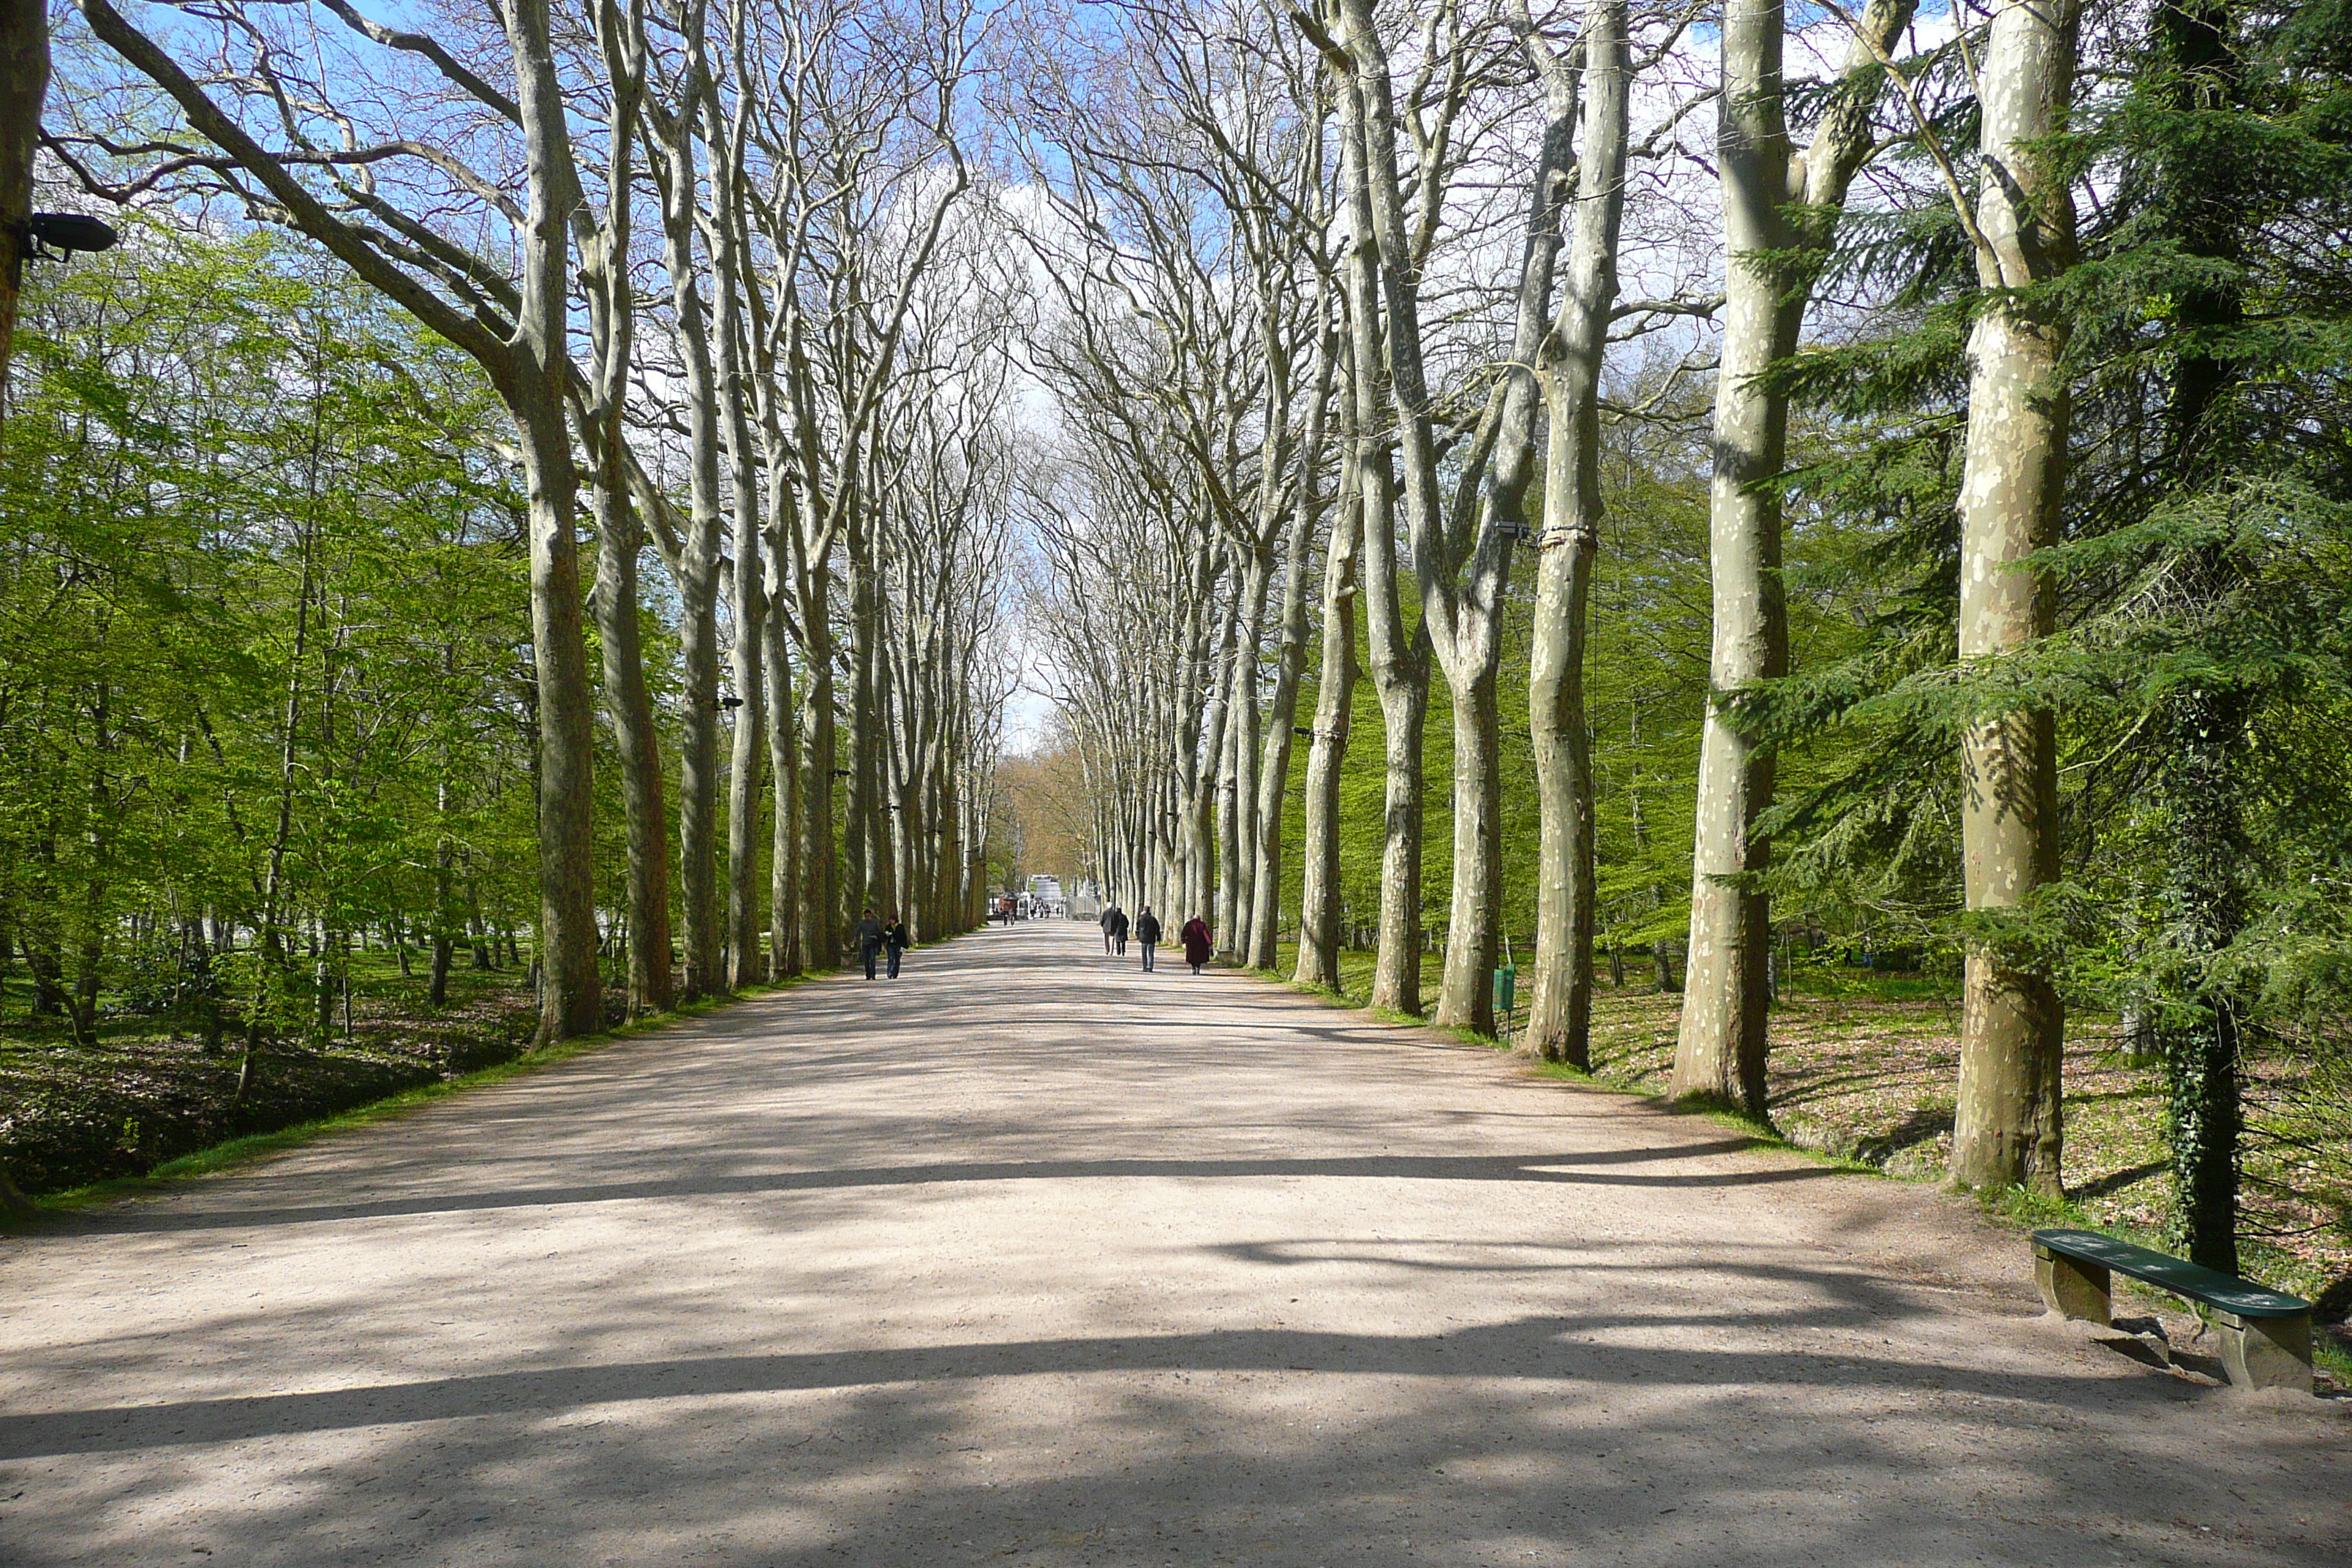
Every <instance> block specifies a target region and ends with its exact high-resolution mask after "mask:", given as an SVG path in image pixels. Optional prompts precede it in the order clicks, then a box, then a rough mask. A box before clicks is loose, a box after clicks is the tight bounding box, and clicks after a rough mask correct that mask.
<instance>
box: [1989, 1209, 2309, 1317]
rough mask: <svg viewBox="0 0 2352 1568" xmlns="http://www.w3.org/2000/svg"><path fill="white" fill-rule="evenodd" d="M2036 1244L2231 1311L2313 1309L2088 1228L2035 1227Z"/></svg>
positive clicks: (2267, 1313)
mask: <svg viewBox="0 0 2352 1568" xmlns="http://www.w3.org/2000/svg"><path fill="white" fill-rule="evenodd" d="M2033 1240H2034V1242H2035V1244H2036V1245H2037V1246H2041V1247H2048V1248H2049V1249H2050V1250H2051V1251H2053V1252H2055V1253H2060V1254H2063V1256H2065V1257H2068V1258H2079V1259H2081V1260H2082V1261H2084V1262H2085V1263H2096V1264H2100V1265H2102V1266H2104V1267H2105V1268H2112V1269H2114V1270H2115V1271H2116V1273H2118V1274H2128V1275H2130V1276H2131V1277H2132V1278H2133V1279H2144V1280H2146V1281H2147V1283H2149V1284H2150V1285H2155V1286H2158V1287H2160V1288H2162V1289H2167V1290H2169V1291H2171V1292H2172V1293H2173V1294H2174V1295H2176V1296H2186V1297H2188V1298H2189V1300H2192V1301H2202V1302H2204V1303H2205V1304H2206V1305H2207V1306H2209V1307H2218V1308H2220V1309H2221V1310H2223V1311H2225V1312H2235V1313H2237V1314H2238V1316H2240V1317H2242V1318H2296V1317H2301V1316H2302V1315H2303V1314H2305V1312H2308V1311H2310V1310H2311V1303H2310V1302H2308V1301H2305V1300H2302V1299H2300V1298H2299V1297H2294V1296H2290V1295H2287V1294H2286V1293H2285V1292H2284V1291H2282V1290H2273V1289H2266V1288H2265V1287H2263V1286H2261V1285H2251V1284H2248V1283H2247V1282H2246V1281H2245V1280H2243V1279H2232V1278H2231V1276H2229V1275H2227V1274H2224V1273H2221V1271H2220V1270H2219V1269H2213V1268H2205V1267H2204V1266H2203V1265H2202V1264H2197V1263H2191V1262H2189V1260H2188V1259H2187V1258H2174V1257H2171V1256H2169V1255H2168V1254H2166V1253H2162V1252H2156V1251H2152V1250H2150V1249H2149V1248H2147V1247H2137V1246H2134V1245H2133V1244H2132V1243H2130V1242H2128V1241H2118V1240H2116V1238H2115V1237H2111V1236H2101V1235H2099V1234H2098V1233H2097V1232H2096V1231H2090V1230H2037V1231H2035V1232H2034V1233H2033Z"/></svg>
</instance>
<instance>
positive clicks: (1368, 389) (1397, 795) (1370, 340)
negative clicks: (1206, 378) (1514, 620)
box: [1339, 19, 1429, 1014]
mask: <svg viewBox="0 0 2352 1568" xmlns="http://www.w3.org/2000/svg"><path fill="white" fill-rule="evenodd" d="M1357 30H1358V24H1357V23H1356V22H1355V21H1354V20H1352V19H1351V21H1350V25H1349V47H1351V48H1352V47H1356V37H1355V35H1356V32H1357ZM1361 74H1363V73H1362V72H1361V70H1360V72H1359V75H1361ZM1339 102H1340V106H1341V110H1340V132H1341V135H1340V140H1341V145H1342V148H1343V153H1344V156H1343V158H1342V163H1341V167H1342V171H1343V178H1344V180H1345V183H1346V185H1347V188H1348V192H1349V216H1350V222H1351V224H1352V226H1353V227H1354V230H1355V233H1354V240H1353V244H1352V245H1351V246H1350V247H1349V254H1348V264H1347V278H1348V306H1349V334H1350V339H1349V348H1350V356H1351V361H1352V363H1353V366H1354V370H1355V375H1354V377H1353V380H1354V383H1355V385H1354V389H1353V390H1354V392H1355V396H1356V440H1357V446H1358V452H1357V460H1356V466H1357V473H1358V476H1359V478H1358V482H1359V484H1360V486H1361V487H1362V491H1363V512H1364V515H1363V581H1364V589H1365V616H1366V629H1367V631H1368V633H1369V637H1368V638H1367V640H1368V642H1369V644H1370V669H1371V677H1372V686H1373V689H1374V690H1375V691H1376V692H1377V693H1378V694H1379V697H1380V702H1381V731H1382V733H1381V752H1382V757H1383V760H1384V762H1385V763H1386V774H1387V776H1386V781H1385V786H1384V801H1383V812H1382V832H1381V923H1380V948H1379V954H1378V957H1377V959H1376V961H1375V963H1374V965H1373V970H1372V995H1371V1002H1372V1005H1373V1006H1375V1007H1381V1008H1386V1009H1389V1010H1391V1011H1393V1012H1398V1013H1406V1014H1417V1013H1419V1012H1420V1011H1421V825H1422V813H1421V805H1422V800H1421V796H1422V769H1421V747H1422V732H1423V722H1424V721H1425V720H1426V719H1427V717H1428V713H1429V638H1428V636H1427V631H1426V628H1424V627H1416V628H1415V629H1414V630H1413V631H1412V632H1408V631H1407V630H1406V629H1405V625H1404V612H1403V608H1402V605H1401V604H1400V602H1399V595H1398V585H1397V559H1396V479H1395V470H1394V468H1392V466H1391V462H1390V458H1389V449H1388V441H1387V435H1388V432H1389V431H1390V430H1391V428H1392V427H1393V426H1394V424H1395V422H1396V416H1395V408H1394V402H1393V399H1392V398H1391V395H1390V389H1389V384H1388V375H1387V372H1386V369H1385V366H1386V363H1387V354H1386V351H1385V350H1384V349H1383V347H1382V344H1381V336H1382V325H1383V323H1382V321H1381V290H1380V279H1379V268H1380V238H1379V233H1380V231H1379V228H1378V226H1377V225H1376V223H1375V220H1374V218H1373V214H1372V198H1371V191H1370V185H1371V175H1370V173H1369V171H1368V170H1367V168H1366V166H1365V147H1364V140H1365V129H1364V121H1365V119H1366V114H1365V110H1364V105H1363V101H1362V92H1361V90H1360V87H1359V86H1358V84H1357V82H1355V81H1349V82H1345V83H1343V84H1342V86H1341V89H1340V91H1339Z"/></svg>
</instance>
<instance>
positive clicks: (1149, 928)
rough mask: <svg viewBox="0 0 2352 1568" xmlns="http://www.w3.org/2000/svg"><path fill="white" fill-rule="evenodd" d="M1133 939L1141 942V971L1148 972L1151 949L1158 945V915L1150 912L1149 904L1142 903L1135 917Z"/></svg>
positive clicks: (1149, 969) (1149, 970)
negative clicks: (1140, 911)
mask: <svg viewBox="0 0 2352 1568" xmlns="http://www.w3.org/2000/svg"><path fill="white" fill-rule="evenodd" d="M1135 940H1136V941H1137V942H1140V943H1142V944H1143V973H1146V974H1149V973H1151V950H1152V949H1153V948H1155V947H1158V946H1159V945H1160V917H1159V916H1158V915H1155V914H1153V913H1152V912H1151V906H1150V904H1146V905H1144V906H1143V912H1142V913H1141V914H1139V915H1137V916H1136V917H1135Z"/></svg>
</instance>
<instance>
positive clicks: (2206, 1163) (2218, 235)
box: [2151, 0, 2247, 1274]
mask: <svg viewBox="0 0 2352 1568" xmlns="http://www.w3.org/2000/svg"><path fill="white" fill-rule="evenodd" d="M2151 22H2152V26H2153V28H2154V34H2155V37H2154V39H2153V42H2154V44H2155V48H2154V50H2153V51H2152V53H2153V56H2154V60H2153V63H2154V64H2155V65H2156V66H2157V68H2158V70H2159V71H2160V73H2161V75H2160V78H2159V85H2158V90H2159V91H2160V92H2161V93H2162V95H2163V98H2164V100H2165V107H2166V108H2167V109H2168V110H2169V111H2170V114H2171V116H2173V117H2177V118H2176V119H2175V120H2174V124H2175V125H2176V126H2178V127H2179V131H2180V132H2189V134H2188V135H2179V132H2176V137H2177V139H2168V140H2167V141H2166V142H2164V143H2163V144H2162V145H2161V150H2160V151H2159V153H2158V156H2157V157H2156V158H2155V160H2154V167H2153V170H2152V173H2153V174H2154V175H2155V177H2156V191H2155V193H2154V194H2155V195H2156V196H2157V198H2158V210H2159V211H2160V212H2162V213H2163V214H2165V215H2166V216H2167V218H2168V222H2167V223H2166V225H2165V226H2166V227H2167V228H2168V229H2169V230H2170V231H2171V232H2170V235H2169V237H2171V238H2172V239H2174V240H2175V242H2176V243H2177V244H2179V247H2180V249H2181V250H2182V252H2184V253H2185V254H2186V255H2187V256H2189V257H2191V258H2197V259H2198V260H2200V261H2203V262H2206V263H2217V262H2218V263H2221V264H2222V265H2221V267H2220V268H2198V269H2196V270H2195V271H2192V272H2191V273H2190V274H2189V276H2188V277H2186V278H2184V279H2180V280H2179V283H2178V284H2177V286H2176V287H2175V288H2174V289H2173V291H2172V292H2173V306H2174V310H2175V312H2176V317H2175V323H2174V331H2175V332H2176V333H2177V334H2178V337H2179V345H2180V346H2179V353H2178V355H2177V357H2176V359H2175V362H2174V369H2173V384H2172V396H2171V401H2170V405H2169V406H2168V409H2167V411H2166V421H2165V423H2166V429H2165V443H2166V451H2165V458H2166V460H2167V468H2168V469H2169V470H2170V473H2171V475H2172V477H2173V479H2174V481H2175V482H2176V483H2177V484H2179V485H2180V486H2182V487H2184V488H2189V489H2202V488H2205V487H2206V486H2208V485H2209V484H2210V482H2211V476H2212V475H2213V474H2215V473H2217V472H2222V471H2226V470H2227V469H2228V468H2231V467H2233V466H2234V462H2233V459H2235V458H2237V456H2238V454H2236V453H2235V452H2232V451H2231V450H2230V448H2231V446H2232V441H2231V436H2230V433H2229V432H2228V430H2227V429H2226V428H2225V426H2226V417H2225V414H2226V399H2227V395H2228V393H2229V391H2230V388H2231V385H2232V384H2233V383H2235V382H2236V381H2237V379H2238V367H2236V366H2233V365H2231V363H2229V361H2228V360H2227V359H2226V358H2224V357H2223V355H2222V353H2217V352H2215V349H2214V347H2213V346H2212V345H2213V344H2214V343H2215V342H2216V341H2217V340H2222V341H2226V338H2227V336H2228V334H2229V333H2230V332H2231V331H2232V330H2234V329H2236V328H2238V327H2239V326H2240V325H2241V323H2242V321H2244V317H2245V301H2244V298H2243V294H2242V286H2241V284H2240V282H2239V278H2240V273H2239V271H2238V264H2239V263H2240V261H2241V259H2242V252H2243V249H2244V238H2243V236H2242V229H2241V225H2242V222H2243V221H2244V220H2243V218H2242V216H2241V215H2242V211H2243V209H2242V206H2241V205H2240V204H2239V203H2237V202H2236V201H2234V200H2232V199H2231V195H2230V193H2229V192H2227V191H2223V190H2216V189H2214V188H2213V180H2214V176H2215V174H2216V173H2217V170H2216V169H2215V167H2214V166H2213V164H2212V163H2211V161H2210V158H2207V157H2205V156H2203V155H2201V154H2200V149H2199V148H2198V147H2197V143H2196V139H2195V137H2194V134H2193V128H2194V126H2195V123H2196V121H2197V120H2198V119H2199V118H2200V117H2201V116H2205V115H2219V114H2228V113H2233V112H2242V110H2243V108H2244V96H2245V95H2244V79H2243V78H2244V70H2243V65H2242V61H2241V60H2240V59H2239V58H2238V55H2237V51H2236V48H2235V47H2234V43H2235V40H2234V38H2233V37H2232V34H2231V27H2232V26H2233V23H2232V18H2231V8H2230V6H2229V5H2226V4H2220V3H2216V0H2171V3H2168V4H2164V5H2158V6H2157V7H2156V8H2155V11H2154V13H2153V16H2152V17H2151ZM2176 583H2177V589H2176V591H2177V592H2178V593H2179V595H2180V597H2181V600H2182V603H2183V606H2184V608H2185V610H2186V611H2187V614H2188V616H2189V631H2190V633H2191V634H2192V635H2201V634H2205V633H2207V632H2209V631H2210V623H2211V622H2212V621H2213V620H2214V619H2216V618H2217V617H2216V616H2214V615H2213V611H2214V610H2215V609H2216V608H2217V607H2219V606H2221V605H2225V604H2226V603H2227V601H2228V600H2229V599H2230V598H2231V596H2233V595H2235V594H2236V593H2237V592H2238V591H2239V588H2240V584H2239V582H2238V573H2237V569H2236V567H2235V565H2234V563H2232V562H2231V559H2230V558H2229V556H2228V554H2227V552H2225V551H2224V550H2223V549H2221V548H2220V547H2218V546H2208V547H2205V548H2202V549H2200V550H2198V551H2196V552H2194V553H2193V554H2192V555H2191V556H2190V557H2189V559H2188V560H2187V561H2185V562H2183V563H2180V566H2179V570H2178V572H2177V573H2176ZM2212 651H2214V652H2216V653H2221V654H2222V655H2223V656H2224V659H2226V651H2227V650H2225V649H2214V650H2212ZM2246 720H2247V702H2246V699H2245V696H2244V694H2243V693H2242V691H2241V690H2240V689H2238V687H2237V684H2236V679H2234V677H2233V676H2232V674H2231V672H2230V671H2229V670H2228V669H2227V668H2226V665H2225V664H2224V665H2221V666H2219V667H2217V668H2213V669H2211V670H2210V671H2209V672H2208V673H2207V674H2206V676H2205V677H2204V678H2203V679H2200V680H2198V681H2197V682H2196V683H2195V684H2194V685H2192V686H2191V687H2190V688H2189V689H2185V690H2182V691H2179V692H2176V693H2175V694H2174V695H2173V696H2172V697H2171V698H2170V699H2169V700H2168V703H2167V707H2166V711H2165V713H2164V714H2163V722H2164V727H2165V731H2166V733H2165V741H2166V751H2165V756H2164V761H2163V765H2162V768H2161V771H2160V773H2158V790H2159V793H2160V796H2161V803H2162V807H2163V813H2164V820H2165V826H2166V828H2167V829H2168V834H2169V840H2168V841H2169V844H2170V853H2169V855H2168V858H2167V860H2166V864H2165V878H2164V884H2163V889H2162V900H2163V905H2164V910H2163V923H2162V926H2161V928H2160V930H2159V931H2158V942H2157V944H2156V954H2157V958H2158V987H2157V1000H2158V1005H2157V1006H2156V1008H2155V1009H2154V1012H2153V1016H2154V1022H2155V1034H2156V1038H2157V1044H2158V1052H2159V1054H2160V1056H2161V1057H2162V1059H2163V1062H2164V1068H2165V1077H2166V1080H2167V1089H2168V1097H2167V1116H2166V1124H2167V1131H2168V1136H2169V1142H2170V1145H2171V1151H2170V1152H2171V1157H2172V1177H2173V1194H2174V1203H2175V1207H2176V1209H2177V1221H2176V1226H2177V1230H2178V1239H2179V1245H2181V1246H2182V1247H2184V1248H2185V1250H2186V1251H2187V1252H2188V1254H2189V1258H2191V1259H2193V1260H2194V1261H2196V1262H2198V1263H2201V1264H2203V1265H2204V1266H2205V1267H2206V1268H2218V1269H2220V1270H2221V1271H2222V1272H2223V1273H2225V1274H2235V1273H2236V1272H2237V1271H2238V1147H2239V1142H2240V1139H2241V1136H2242V1133H2243V1131H2244V1110H2243V1108H2242V1105H2241V1103H2240V1092H2241V1091H2240V1077H2241V1070H2242V1069H2241V1062H2240V1054H2241V1048H2242V1026H2241V1022H2240V1018H2241V1014H2242V1007H2243V999H2242V996H2241V995H2240V994H2239V990H2240V988H2239V986H2238V985H2237V984H2234V982H2233V979H2232V977H2231V974H2230V973H2229V972H2228V960H2227V954H2228V952H2229V949H2230V947H2231V944H2232V943H2233V942H2236V941H2237V939H2238V936H2239V933H2240V931H2242V929H2243V927H2244V923H2245V910H2244V900H2243V896H2242V888H2241V886H2240V880H2239V879H2240V877H2241V875H2242V867H2243V866H2244V865H2245V864H2246V846H2245V844H2244V842H2243V826H2242V816H2241V807H2240V798H2241V796H2240V792H2241V789H2242V781H2241V779H2240V778H2239V775H2238V768H2237V766H2236V760H2237V755H2238V752H2239V748H2240V746H2241V745H2242V732H2243V731H2244V729H2245V725H2246Z"/></svg>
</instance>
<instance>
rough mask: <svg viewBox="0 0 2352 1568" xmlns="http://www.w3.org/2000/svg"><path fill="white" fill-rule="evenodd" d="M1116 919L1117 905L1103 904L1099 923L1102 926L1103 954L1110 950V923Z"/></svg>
mask: <svg viewBox="0 0 2352 1568" xmlns="http://www.w3.org/2000/svg"><path fill="white" fill-rule="evenodd" d="M1117 920H1118V905H1117V904H1105V905H1104V906H1103V912H1102V920H1101V921H1100V922H1099V923H1100V924H1101V926H1102V932H1103V951H1104V952H1109V951H1110V950H1111V934H1110V928H1111V924H1112V922H1113V921H1117Z"/></svg>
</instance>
